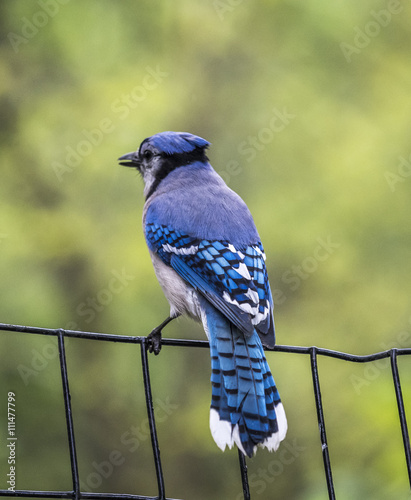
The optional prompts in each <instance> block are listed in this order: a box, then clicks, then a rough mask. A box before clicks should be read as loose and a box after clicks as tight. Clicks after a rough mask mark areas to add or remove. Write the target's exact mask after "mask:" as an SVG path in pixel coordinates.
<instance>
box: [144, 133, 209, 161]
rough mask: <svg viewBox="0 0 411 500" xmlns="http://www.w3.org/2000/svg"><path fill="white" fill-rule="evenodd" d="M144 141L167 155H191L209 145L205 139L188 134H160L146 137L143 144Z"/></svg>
mask: <svg viewBox="0 0 411 500" xmlns="http://www.w3.org/2000/svg"><path fill="white" fill-rule="evenodd" d="M146 141H147V142H150V143H151V144H153V146H154V147H156V148H157V149H158V150H159V151H163V152H164V153H166V154H167V155H173V154H179V153H180V154H181V153H191V152H192V151H194V150H195V149H204V148H207V147H208V146H209V145H210V143H209V142H208V141H206V140H205V139H202V138H201V137H198V136H196V135H193V134H189V133H188V132H161V133H159V134H156V135H152V136H151V137H148V138H147V139H146V140H145V141H144V142H146Z"/></svg>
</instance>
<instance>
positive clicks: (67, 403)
mask: <svg viewBox="0 0 411 500" xmlns="http://www.w3.org/2000/svg"><path fill="white" fill-rule="evenodd" d="M58 347H59V357H60V369H61V380H62V383H63V395H64V407H65V413H66V423H67V434H68V442H69V449H70V463H71V476H72V480H73V499H74V500H79V498H80V482H79V475H78V465H77V452H76V443H75V440H74V426H73V415H72V411H71V396H70V389H69V382H68V376H67V362H66V349H65V347H64V334H63V332H62V331H61V330H60V331H59V332H58Z"/></svg>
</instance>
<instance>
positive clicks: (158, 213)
mask: <svg viewBox="0 0 411 500" xmlns="http://www.w3.org/2000/svg"><path fill="white" fill-rule="evenodd" d="M209 145H210V144H209V143H208V142H207V141H206V140H204V139H202V138H201V137H197V136H195V135H192V134H189V133H183V132H162V133H160V134H156V135H153V136H152V137H148V138H147V139H145V140H144V141H143V142H142V143H141V145H140V147H139V149H138V150H137V151H136V152H133V153H128V154H125V155H124V156H121V157H120V158H119V162H120V165H124V166H127V167H135V168H136V169H137V170H138V172H140V174H141V175H142V177H143V181H144V195H145V200H146V201H145V205H144V211H143V228H144V233H145V238H146V241H147V245H148V248H149V252H150V256H151V260H152V262H153V266H154V270H155V273H156V276H157V279H158V281H159V283H160V285H161V288H162V289H163V292H164V294H165V296H166V298H167V300H168V302H169V303H170V316H169V317H168V318H167V319H166V320H165V321H164V322H163V323H161V325H159V326H158V327H157V328H155V329H154V330H153V331H152V332H151V333H150V335H149V340H150V344H149V345H150V348H149V350H150V352H153V351H154V353H155V354H158V353H159V351H160V348H161V330H162V328H163V327H164V326H165V325H166V324H167V323H169V322H170V321H171V320H172V319H174V318H176V317H177V316H180V315H181V314H188V315H189V316H191V317H192V318H194V319H196V320H199V321H201V322H202V324H203V327H204V330H205V332H206V334H207V337H208V340H209V343H210V355H211V385H212V396H211V408H210V429H211V433H212V436H213V438H214V440H215V442H216V444H217V445H218V446H219V447H220V448H221V449H222V450H223V451H224V449H225V447H226V446H228V447H229V448H231V447H232V446H233V444H234V443H235V444H236V445H237V447H238V448H239V449H240V450H241V451H242V452H243V453H244V454H245V455H247V456H249V457H251V456H253V454H254V453H255V451H256V449H257V445H259V446H262V447H266V448H268V449H269V450H270V451H272V450H276V449H277V448H278V446H279V444H280V442H281V441H282V440H283V439H284V437H285V434H286V431H287V420H286V417H285V412H284V408H283V405H282V403H281V400H280V396H279V394H278V391H277V388H276V386H275V383H274V380H273V377H272V375H271V372H270V368H269V366H268V364H267V361H266V358H265V355H264V350H263V345H265V346H267V347H273V346H274V343H275V336H274V320H273V300H272V296H271V291H270V285H269V282H268V276H267V270H266V267H265V254H264V250H263V246H262V244H261V241H260V237H259V235H258V232H257V229H256V227H255V225H254V221H253V218H252V216H251V214H250V211H249V210H248V208H247V206H246V204H245V203H244V201H243V200H242V199H241V198H240V197H239V196H238V195H237V194H236V193H235V192H234V191H232V190H231V189H230V188H229V187H228V186H227V185H226V184H225V182H224V181H223V179H222V178H221V177H220V176H219V175H218V174H217V173H216V172H215V170H214V169H213V168H212V166H211V165H210V163H209V161H208V158H207V156H206V149H207V147H208V146H209Z"/></svg>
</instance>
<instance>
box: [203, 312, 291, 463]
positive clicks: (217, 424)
mask: <svg viewBox="0 0 411 500" xmlns="http://www.w3.org/2000/svg"><path fill="white" fill-rule="evenodd" d="M207 330H208V334H209V340H210V350H211V369H212V373H211V384H212V400H211V409H210V428H211V433H212V435H213V438H214V440H215V442H216V443H217V445H218V446H219V447H220V448H221V449H222V450H224V449H225V447H226V446H229V447H230V448H231V447H232V446H233V444H234V443H235V444H236V445H237V446H238V448H239V449H240V450H241V451H242V452H243V453H244V454H246V455H248V456H249V457H251V456H252V455H253V454H254V453H255V451H256V449H257V446H262V447H266V448H267V449H269V450H270V451H272V450H274V451H275V450H277V448H278V446H279V445H280V442H281V441H282V440H283V439H284V437H285V435H286V432H287V419H286V416H285V412H284V408H283V405H282V403H281V400H280V396H279V394H278V391H277V388H276V386H275V383H274V379H273V377H272V375H271V372H270V369H269V366H268V363H267V361H266V359H265V355H264V350H263V347H262V344H261V340H260V338H259V336H258V334H257V333H256V332H255V333H254V334H253V335H252V336H251V337H250V338H246V337H245V336H244V334H243V333H242V332H240V330H238V329H237V328H236V327H235V326H234V325H232V323H230V322H229V321H228V320H227V319H226V318H225V317H224V316H223V315H222V314H220V313H219V312H218V311H216V310H215V309H214V310H213V311H212V312H211V313H210V312H208V314H207Z"/></svg>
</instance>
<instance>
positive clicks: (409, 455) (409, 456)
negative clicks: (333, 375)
mask: <svg viewBox="0 0 411 500" xmlns="http://www.w3.org/2000/svg"><path fill="white" fill-rule="evenodd" d="M390 354H391V356H390V358H391V370H392V377H393V380H394V388H395V396H396V398H397V406H398V414H399V417H400V425H401V433H402V440H403V443H404V452H405V460H406V462H407V470H408V481H409V483H410V487H411V450H410V436H409V434H408V425H407V417H406V415H405V407H404V400H403V397H402V390H401V382H400V374H399V372H398V364H397V349H391V353H390Z"/></svg>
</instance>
